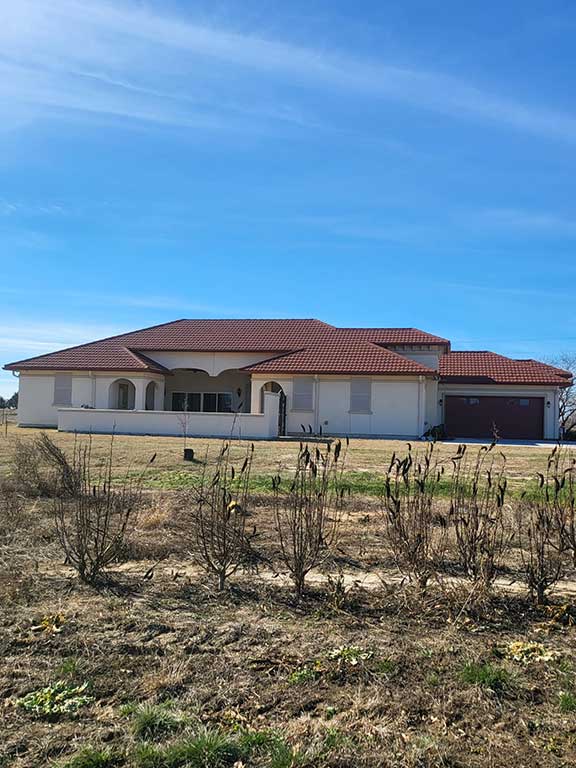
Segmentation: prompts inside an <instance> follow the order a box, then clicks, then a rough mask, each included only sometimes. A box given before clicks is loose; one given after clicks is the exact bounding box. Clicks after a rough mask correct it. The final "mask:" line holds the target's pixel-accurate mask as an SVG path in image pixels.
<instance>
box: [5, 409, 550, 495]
mask: <svg viewBox="0 0 576 768" xmlns="http://www.w3.org/2000/svg"><path fill="white" fill-rule="evenodd" d="M39 433H40V430H37V429H18V427H17V426H16V425H15V424H14V423H13V422H12V423H10V424H9V425H8V431H7V437H6V438H5V439H2V440H0V472H6V471H7V468H8V466H7V465H8V461H9V456H10V452H11V450H12V446H13V443H14V440H15V439H21V440H31V439H33V438H34V437H35V436H36V435H38V434H39ZM49 434H50V437H51V438H52V439H53V440H54V441H55V442H56V444H57V445H59V446H61V447H62V448H64V449H66V450H68V451H71V450H72V449H73V446H74V442H75V440H76V438H75V436H74V435H72V434H66V433H61V432H55V431H49ZM92 444H93V451H92V453H93V457H94V460H95V461H98V460H101V459H102V458H104V457H105V456H106V455H107V454H108V452H109V450H110V438H109V437H108V436H106V435H94V436H93V437H92ZM183 445H184V442H183V438H181V437H162V438H157V437H135V436H126V435H117V436H116V437H115V438H114V463H115V469H116V472H117V473H118V474H119V475H120V474H122V473H123V472H126V471H130V470H134V471H139V470H140V469H141V468H142V467H143V466H144V465H145V464H146V462H147V461H148V460H149V459H150V457H151V456H152V455H153V454H155V453H156V454H157V456H156V460H155V462H154V465H153V467H151V468H150V470H149V471H148V472H147V480H146V482H147V485H149V486H150V487H153V488H159V489H166V490H178V489H182V488H185V487H186V486H187V485H188V484H189V481H190V477H189V475H192V476H193V475H195V474H197V473H198V472H199V471H200V468H201V464H187V463H184V462H183V461H182V449H183ZM186 445H187V446H188V447H189V448H193V449H194V452H195V456H196V458H197V459H199V460H202V459H203V458H204V456H205V454H206V451H209V452H210V453H211V454H214V453H215V452H217V451H218V449H219V447H220V445H221V441H220V440H210V439H204V438H188V440H187V443H186ZM257 447H258V450H257V451H256V453H255V456H254V465H253V470H252V476H253V480H254V484H255V486H256V487H257V488H261V489H262V490H266V489H267V488H268V487H269V479H270V477H272V475H274V474H275V473H276V472H277V471H278V469H283V470H284V469H291V468H293V467H294V466H295V463H296V457H297V454H298V441H297V440H286V441H274V442H259V443H258V444H257ZM437 448H438V453H439V455H440V457H441V458H445V459H449V458H450V456H453V455H454V453H455V451H456V448H457V443H450V442H447V443H438V446H437ZM245 449H246V442H242V441H238V442H236V443H235V444H234V446H233V452H234V456H235V457H238V458H239V457H240V456H243V455H244V451H245ZM405 449H406V441H403V440H356V439H355V440H352V441H351V447H350V450H349V453H348V458H347V462H346V469H347V473H348V479H349V481H350V484H351V486H352V488H353V490H354V491H357V492H358V493H361V494H368V495H370V496H372V495H378V494H379V493H380V492H381V478H380V477H379V473H381V472H382V470H383V469H385V468H386V466H387V465H388V463H389V462H390V458H391V456H392V454H393V453H394V452H396V453H402V452H403V451H405ZM503 451H504V453H505V454H506V458H507V476H508V478H509V483H510V487H511V489H512V490H518V489H520V488H522V487H524V485H525V483H526V482H527V481H531V480H533V478H534V477H535V475H536V472H538V471H541V470H542V467H543V466H545V463H546V456H547V455H548V453H549V451H550V449H549V448H548V447H535V446H506V447H505V448H504V449H503Z"/></svg>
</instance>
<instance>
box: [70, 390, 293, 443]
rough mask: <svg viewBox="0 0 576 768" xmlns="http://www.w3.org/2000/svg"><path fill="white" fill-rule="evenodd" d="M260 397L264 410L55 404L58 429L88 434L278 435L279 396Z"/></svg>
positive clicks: (258, 437) (253, 437) (259, 437)
mask: <svg viewBox="0 0 576 768" xmlns="http://www.w3.org/2000/svg"><path fill="white" fill-rule="evenodd" d="M263 399H264V409H263V413H243V412H237V413H234V412H231V411H225V412H194V411H191V410H181V411H163V410H136V409H126V408H58V429H59V431H61V432H79V433H91V434H111V433H116V434H123V435H165V436H172V437H178V436H182V437H183V436H188V437H192V436H193V437H222V438H236V439H240V438H246V439H251V440H271V439H274V438H276V437H277V436H278V411H279V399H280V398H279V395H278V394H277V393H275V392H265V393H264V395H263Z"/></svg>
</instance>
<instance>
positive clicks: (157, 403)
mask: <svg viewBox="0 0 576 768" xmlns="http://www.w3.org/2000/svg"><path fill="white" fill-rule="evenodd" d="M165 391H166V382H165V381H164V379H162V381H157V382H156V397H155V398H154V410H155V411H163V410H164V393H165Z"/></svg>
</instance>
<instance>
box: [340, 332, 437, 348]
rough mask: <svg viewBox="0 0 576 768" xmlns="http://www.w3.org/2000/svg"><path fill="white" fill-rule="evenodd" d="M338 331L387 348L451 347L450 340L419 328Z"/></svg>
mask: <svg viewBox="0 0 576 768" xmlns="http://www.w3.org/2000/svg"><path fill="white" fill-rule="evenodd" d="M336 330H337V331H338V332H339V333H341V334H343V335H344V334H346V335H348V334H349V335H350V336H351V337H352V338H355V339H363V340H365V341H373V342H374V343H375V344H384V345H385V346H395V345H398V346H403V345H404V344H407V345H412V344H417V345H428V344H434V345H442V346H447V347H449V346H450V342H449V341H448V339H443V338H442V336H434V335H433V334H431V333H426V331H421V330H420V329H419V328H337V329H336Z"/></svg>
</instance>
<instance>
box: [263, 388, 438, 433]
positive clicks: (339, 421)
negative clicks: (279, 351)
mask: <svg viewBox="0 0 576 768" xmlns="http://www.w3.org/2000/svg"><path fill="white" fill-rule="evenodd" d="M307 378H308V377H307ZM369 378H371V381H372V408H371V413H368V414H364V413H350V381H351V380H350V377H338V376H320V377H318V378H317V379H316V380H315V391H314V404H315V408H314V410H311V411H302V410H294V408H293V398H292V392H293V381H294V377H292V376H267V377H265V376H262V375H258V376H254V377H253V379H252V407H253V409H257V408H258V402H259V393H260V390H261V387H262V385H263V384H264V383H265V382H267V381H275V382H277V383H278V384H280V386H281V387H282V389H283V390H284V393H285V394H286V431H287V432H288V433H289V434H301V433H302V426H304V427H305V428H306V429H307V428H308V425H311V426H312V429H313V431H315V432H318V431H319V428H320V426H321V427H322V432H323V433H324V434H326V435H329V434H335V435H347V434H348V435H390V436H401V437H419V436H420V435H421V434H422V433H423V432H424V431H425V429H426V428H427V427H425V426H424V424H425V422H426V420H427V415H426V414H427V411H428V410H429V409H428V406H427V394H428V393H427V390H426V381H425V380H424V379H421V380H420V378H419V377H411V378H404V377H402V378H400V377H394V376H389V377H377V376H374V377H369ZM435 393H436V388H435V387H434V386H433V387H431V389H430V393H429V396H430V397H435Z"/></svg>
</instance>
